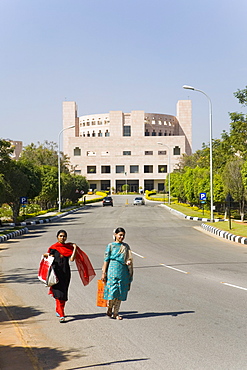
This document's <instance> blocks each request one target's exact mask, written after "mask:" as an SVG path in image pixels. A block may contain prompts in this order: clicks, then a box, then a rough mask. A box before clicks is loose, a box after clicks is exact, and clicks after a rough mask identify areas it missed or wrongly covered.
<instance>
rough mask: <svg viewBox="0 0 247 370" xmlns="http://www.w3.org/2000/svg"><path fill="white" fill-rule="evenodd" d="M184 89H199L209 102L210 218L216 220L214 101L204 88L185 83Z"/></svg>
mask: <svg viewBox="0 0 247 370" xmlns="http://www.w3.org/2000/svg"><path fill="white" fill-rule="evenodd" d="M183 88H184V89H188V90H194V91H199V92H200V93H202V94H203V95H205V96H206V98H207V99H208V103H209V150H210V159H209V161H210V218H211V221H212V222H213V221H214V199H213V147H212V102H211V99H210V97H209V96H208V95H207V94H206V93H205V92H204V91H202V90H199V89H196V88H195V87H193V86H188V85H184V86H183Z"/></svg>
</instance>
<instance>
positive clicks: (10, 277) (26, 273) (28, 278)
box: [1, 267, 44, 285]
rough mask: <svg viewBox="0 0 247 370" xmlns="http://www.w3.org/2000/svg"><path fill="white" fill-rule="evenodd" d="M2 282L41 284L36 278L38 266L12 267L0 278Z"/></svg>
mask: <svg viewBox="0 0 247 370" xmlns="http://www.w3.org/2000/svg"><path fill="white" fill-rule="evenodd" d="M1 281H2V282H4V284H7V283H20V284H23V283H25V284H40V285H41V284H42V283H41V282H40V281H39V279H38V267H37V270H35V269H25V270H24V269H21V268H18V269H13V270H10V271H9V273H8V274H5V275H4V277H2V278H1ZM43 285H44V284H43Z"/></svg>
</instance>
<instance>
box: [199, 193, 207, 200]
mask: <svg viewBox="0 0 247 370" xmlns="http://www.w3.org/2000/svg"><path fill="white" fill-rule="evenodd" d="M206 199H207V194H206V193H200V200H201V201H202V200H203V201H205V200H206Z"/></svg>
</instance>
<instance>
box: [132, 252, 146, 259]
mask: <svg viewBox="0 0 247 370" xmlns="http://www.w3.org/2000/svg"><path fill="white" fill-rule="evenodd" d="M132 253H133V254H134V255H135V256H138V257H141V258H146V257H143V256H141V255H140V254H138V253H135V252H133V251H132Z"/></svg>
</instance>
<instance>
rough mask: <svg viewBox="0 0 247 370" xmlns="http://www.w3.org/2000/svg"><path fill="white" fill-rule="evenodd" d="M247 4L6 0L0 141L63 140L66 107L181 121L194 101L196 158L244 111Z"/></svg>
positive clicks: (1, 8)
mask: <svg viewBox="0 0 247 370" xmlns="http://www.w3.org/2000/svg"><path fill="white" fill-rule="evenodd" d="M246 19H247V1H246V0H207V1H200V0H173V1H172V0H169V1H168V0H124V1H123V0H1V1H0V34H1V58H0V68H1V70H0V71H1V83H0V102H1V106H0V125H1V126H0V127H1V133H0V137H2V138H5V139H7V138H10V139H12V140H22V141H23V143H24V145H28V144H30V143H31V142H33V143H35V144H37V142H38V141H39V142H44V141H45V140H48V141H55V142H57V141H58V133H59V131H60V130H61V129H62V102H63V101H64V100H73V101H76V102H77V104H78V114H79V115H84V114H93V113H106V112H108V111H109V110H122V111H124V112H130V111H131V110H144V111H145V112H148V113H149V112H150V113H165V114H172V115H176V103H177V101H178V100H180V99H187V98H190V99H191V100H192V107H193V150H194V151H195V150H197V149H201V146H202V143H203V142H205V143H208V142H209V109H208V101H207V99H206V97H205V96H204V95H203V94H201V93H199V92H194V91H189V90H184V89H182V86H183V85H184V84H187V85H192V86H194V87H196V88H198V89H200V90H203V91H204V92H205V93H206V94H207V95H209V96H210V98H211V100H212V105H213V138H220V137H221V133H222V132H223V130H226V131H229V115H228V112H234V111H239V112H244V113H246V109H245V108H243V107H242V106H241V105H240V104H239V103H238V101H237V99H236V98H235V97H234V96H233V92H235V91H237V90H238V89H243V88H245V86H246V85H247V40H246V38H247V37H246V36H247V22H246Z"/></svg>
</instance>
